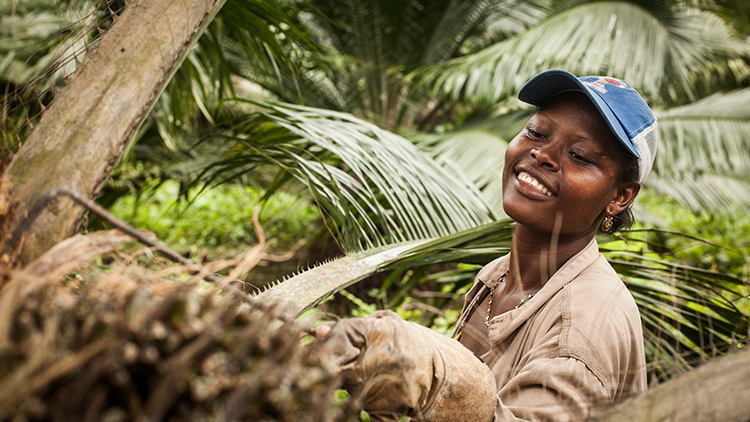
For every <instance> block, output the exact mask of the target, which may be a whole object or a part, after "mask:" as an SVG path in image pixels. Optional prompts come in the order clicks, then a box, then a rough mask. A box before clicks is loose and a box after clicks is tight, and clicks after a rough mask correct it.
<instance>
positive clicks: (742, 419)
mask: <svg viewBox="0 0 750 422" xmlns="http://www.w3.org/2000/svg"><path fill="white" fill-rule="evenodd" d="M745 349H747V348H745ZM748 391H750V350H742V351H739V352H736V353H731V354H728V355H726V356H722V357H720V358H716V359H714V360H712V361H710V362H708V363H706V364H705V365H703V366H700V367H698V368H696V369H694V370H692V371H690V372H687V373H685V374H683V375H681V376H680V377H678V378H676V379H673V380H670V381H668V382H665V383H664V384H661V385H658V386H656V387H654V388H652V389H650V390H648V392H646V393H645V394H643V395H640V396H638V397H634V398H632V399H631V400H628V401H626V402H624V403H622V404H620V405H618V406H615V407H613V408H612V409H610V410H609V411H607V412H606V413H604V414H603V415H601V416H599V417H597V418H594V419H589V422H621V421H622V422H632V421H639V422H652V421H654V422H655V421H682V422H714V421H722V422H748V421H750V400H748Z"/></svg>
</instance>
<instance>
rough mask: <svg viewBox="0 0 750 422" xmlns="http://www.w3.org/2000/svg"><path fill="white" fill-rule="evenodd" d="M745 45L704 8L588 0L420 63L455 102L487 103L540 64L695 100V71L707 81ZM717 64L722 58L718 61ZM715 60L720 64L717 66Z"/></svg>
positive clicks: (510, 91) (745, 50)
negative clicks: (449, 56)
mask: <svg viewBox="0 0 750 422" xmlns="http://www.w3.org/2000/svg"><path fill="white" fill-rule="evenodd" d="M747 55H748V46H747V44H746V43H744V42H742V41H741V40H739V39H737V38H735V37H734V36H733V35H732V32H731V30H730V29H729V28H728V27H727V25H726V24H725V23H724V22H723V21H721V19H719V18H718V17H716V16H715V15H713V14H711V13H707V12H702V11H699V10H697V9H691V8H684V7H683V8H678V9H672V10H670V13H669V14H668V15H667V16H663V15H661V14H660V15H659V16H657V15H655V14H652V13H650V12H649V11H647V10H646V9H643V8H641V7H640V6H638V5H636V4H634V3H628V2H596V3H588V4H584V5H580V6H577V7H574V8H571V9H568V10H565V11H563V12H560V13H557V14H553V15H552V16H550V17H549V18H548V19H547V20H545V21H543V22H542V23H540V24H539V25H537V26H535V27H533V28H532V29H530V30H529V31H527V32H525V33H522V34H520V35H518V36H516V37H513V38H511V39H508V40H506V41H503V42H500V43H497V44H495V45H493V46H491V47H489V48H486V49H484V50H482V51H480V52H478V53H476V54H472V55H469V56H465V57H461V58H458V59H454V60H452V61H450V62H447V63H446V64H445V65H440V66H434V67H430V68H426V69H425V70H423V71H422V72H423V73H422V76H423V77H424V81H425V82H426V83H428V84H430V85H433V86H434V88H435V90H436V92H439V93H441V94H443V95H446V96H449V97H450V98H452V99H454V100H457V99H459V98H464V99H467V100H471V101H477V102H484V103H489V104H492V103H495V102H497V101H498V100H500V99H503V98H507V97H510V96H512V95H513V94H515V93H516V92H517V91H518V89H520V87H521V86H522V84H523V83H524V82H525V81H527V80H528V79H529V78H530V77H531V76H533V75H534V74H536V73H538V72H539V71H541V70H544V69H549V68H563V69H567V70H569V71H571V72H573V73H576V74H607V75H611V76H616V77H620V78H622V79H624V80H627V81H628V82H629V83H630V84H632V85H633V86H636V87H637V88H638V89H639V90H640V91H642V92H643V93H644V94H645V95H646V96H648V97H650V98H652V99H655V100H657V101H660V100H661V99H664V98H666V99H668V100H671V101H676V100H677V99H679V98H682V97H681V96H682V95H687V96H688V98H696V96H697V94H698V93H697V91H696V89H697V86H696V84H695V83H694V81H695V77H696V75H700V76H701V77H706V76H708V77H709V80H712V79H713V78H715V77H716V75H720V74H721V73H722V72H717V70H718V69H719V68H721V69H722V70H723V73H724V74H725V77H729V76H731V72H730V71H729V70H727V68H726V66H725V65H726V59H727V58H734V57H738V56H747ZM721 63H724V64H723V65H722V64H721ZM722 66H723V67H722Z"/></svg>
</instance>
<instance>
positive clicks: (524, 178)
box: [518, 171, 555, 196]
mask: <svg viewBox="0 0 750 422" xmlns="http://www.w3.org/2000/svg"><path fill="white" fill-rule="evenodd" d="M518 180H520V181H521V182H524V183H528V184H529V185H531V186H532V187H533V188H534V189H536V190H538V191H539V192H541V193H543V194H545V195H547V196H555V195H553V194H552V192H550V191H549V189H547V188H546V187H545V186H544V185H543V184H542V183H541V182H540V181H538V180H536V179H535V178H533V177H532V176H531V175H530V174H529V173H526V172H525V171H522V172H520V173H518Z"/></svg>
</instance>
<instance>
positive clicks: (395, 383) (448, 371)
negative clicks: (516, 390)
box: [315, 311, 497, 422]
mask: <svg viewBox="0 0 750 422" xmlns="http://www.w3.org/2000/svg"><path fill="white" fill-rule="evenodd" d="M315 336H316V337H317V338H318V339H322V340H323V341H324V342H325V343H324V346H325V347H326V348H327V349H328V351H329V353H330V354H331V357H332V358H333V361H334V363H335V364H336V365H337V366H338V367H339V369H340V370H341V373H342V376H343V382H344V387H345V388H346V389H347V390H349V392H350V393H351V394H352V395H353V396H354V397H359V399H360V400H361V401H362V408H363V409H364V410H366V411H367V412H368V413H369V414H370V418H371V419H372V420H373V421H397V420H398V419H399V418H400V417H402V416H411V417H413V418H415V420H417V421H430V422H449V421H451V422H453V421H478V422H481V421H490V420H491V419H492V415H493V413H494V409H495V406H496V402H497V399H496V398H495V381H494V378H493V376H492V374H491V373H490V370H489V368H487V366H486V365H484V363H482V361H481V360H479V359H478V358H477V357H476V356H474V354H473V353H472V352H470V351H469V350H468V349H466V348H465V347H464V346H462V345H461V344H460V343H458V342H457V341H455V340H453V339H450V338H447V337H445V336H442V335H440V334H437V333H435V332H433V331H432V330H430V329H428V328H426V327H422V326H420V325H418V324H414V323H411V322H407V321H404V320H403V319H402V318H401V317H400V316H399V315H398V314H396V313H394V312H391V311H380V312H376V313H374V314H372V315H371V316H370V317H369V318H350V319H344V320H340V321H337V322H331V323H326V324H323V325H321V326H319V327H318V328H317V329H316V330H315Z"/></svg>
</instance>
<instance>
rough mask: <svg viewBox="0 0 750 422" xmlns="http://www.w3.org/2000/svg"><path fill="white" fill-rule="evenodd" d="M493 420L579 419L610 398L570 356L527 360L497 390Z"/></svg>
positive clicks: (583, 365)
mask: <svg viewBox="0 0 750 422" xmlns="http://www.w3.org/2000/svg"><path fill="white" fill-rule="evenodd" d="M497 397H498V405H497V409H496V411H495V422H506V421H507V422H510V421H555V422H558V421H560V422H563V421H581V420H585V419H586V418H588V417H589V416H591V414H592V412H593V411H594V410H595V409H596V407H598V406H601V405H606V404H609V403H610V402H611V400H610V397H609V394H607V390H606V389H605V387H604V385H603V384H602V383H601V381H600V380H599V379H598V378H597V377H596V375H594V373H593V372H592V371H591V370H589V368H588V367H587V366H586V365H585V364H584V363H583V362H581V361H580V360H578V359H576V358H572V357H554V358H547V359H537V360H535V361H533V362H530V363H529V364H528V365H526V366H525V367H524V368H522V370H521V371H520V372H519V373H518V374H517V375H516V376H514V377H512V378H511V379H510V380H509V381H508V383H506V384H505V385H504V386H502V387H501V389H500V391H498V394H497Z"/></svg>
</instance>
